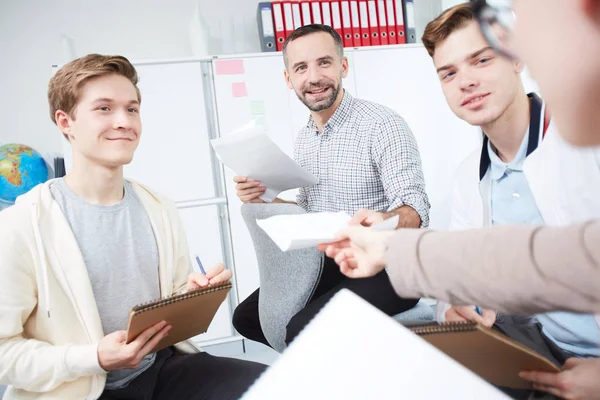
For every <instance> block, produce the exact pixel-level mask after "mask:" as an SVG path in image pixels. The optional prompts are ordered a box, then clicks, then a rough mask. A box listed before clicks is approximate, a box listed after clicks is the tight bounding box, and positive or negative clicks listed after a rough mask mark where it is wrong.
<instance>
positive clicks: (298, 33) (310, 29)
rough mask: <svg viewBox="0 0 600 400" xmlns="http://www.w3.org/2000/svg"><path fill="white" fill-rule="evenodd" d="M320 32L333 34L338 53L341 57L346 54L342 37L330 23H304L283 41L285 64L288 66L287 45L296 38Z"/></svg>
mask: <svg viewBox="0 0 600 400" xmlns="http://www.w3.org/2000/svg"><path fill="white" fill-rule="evenodd" d="M319 32H325V33H329V35H331V37H332V38H333V41H334V42H335V47H336V48H337V51H338V55H339V56H340V58H342V57H343V56H344V43H343V42H342V37H341V36H340V35H339V34H338V33H337V32H336V31H335V29H333V28H332V27H330V26H329V25H323V24H310V25H304V26H302V27H300V28H298V29H296V30H295V31H294V32H292V33H291V34H290V36H288V37H287V39H285V42H284V43H283V60H284V62H285V65H286V66H287V46H288V44H289V43H290V42H293V41H294V40H296V39H299V38H301V37H303V36H308V35H312V34H313V33H319Z"/></svg>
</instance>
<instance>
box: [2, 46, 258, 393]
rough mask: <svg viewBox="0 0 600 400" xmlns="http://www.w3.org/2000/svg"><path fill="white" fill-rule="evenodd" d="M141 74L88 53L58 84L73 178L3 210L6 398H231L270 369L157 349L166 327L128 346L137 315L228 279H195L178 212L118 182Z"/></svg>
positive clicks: (216, 274) (55, 101) (53, 103)
mask: <svg viewBox="0 0 600 400" xmlns="http://www.w3.org/2000/svg"><path fill="white" fill-rule="evenodd" d="M137 79H138V78H137V73H136V71H135V68H134V67H133V65H131V64H130V63H129V61H128V60H127V59H125V58H124V57H120V56H101V55H95V54H92V55H88V56H85V57H83V58H80V59H77V60H74V61H72V62H70V63H69V64H67V65H65V66H64V67H63V68H61V69H60V70H59V71H58V72H57V73H56V75H55V76H54V77H53V78H52V80H51V81H50V85H49V89H48V100H49V103H50V115H51V118H52V120H53V121H54V122H55V123H56V125H57V126H58V128H59V129H60V130H61V132H62V133H63V135H64V136H65V137H66V138H67V139H68V140H69V142H70V143H71V147H72V151H73V168H72V171H71V172H70V173H69V174H68V175H67V176H66V177H64V178H61V179H54V180H50V181H49V182H47V183H46V184H43V185H39V186H37V187H36V188H34V189H33V190H31V191H30V192H29V193H27V194H25V195H23V196H21V197H20V198H18V199H17V201H16V204H15V205H14V206H12V207H9V208H8V209H6V210H4V211H2V212H1V213H0V226H2V229H1V230H0V254H2V263H0V276H2V279H0V359H1V360H2V362H1V363H0V384H8V385H9V387H8V391H7V392H6V395H5V398H7V399H30V398H40V399H50V398H52V399H57V398H60V399H97V398H105V399H125V398H126V399H138V398H139V399H145V398H164V399H171V398H177V399H195V398H198V399H200V398H202V399H206V398H211V399H226V398H227V399H229V398H231V399H237V398H239V396H241V394H242V393H243V392H244V391H245V390H246V388H247V387H248V386H249V385H250V384H251V383H252V382H253V381H254V379H255V378H256V377H257V376H258V375H259V374H260V373H261V372H262V371H263V370H264V368H265V367H264V366H263V365H261V364H255V363H251V362H246V361H241V360H236V359H227V358H217V357H212V356H211V355H209V354H207V353H204V352H198V350H197V349H195V348H194V347H193V346H192V345H191V344H190V343H188V342H182V343H179V344H178V345H176V346H175V347H176V348H175V347H171V348H167V349H164V350H161V351H159V352H154V351H153V349H154V347H155V346H156V344H157V343H158V342H159V341H160V340H161V339H162V338H163V337H165V336H166V335H168V334H169V329H170V328H171V327H170V326H169V325H167V324H166V323H165V322H164V321H163V322H161V323H158V324H157V325H155V326H152V327H150V328H148V329H147V330H146V331H145V332H143V333H142V334H141V335H140V336H139V337H138V338H137V339H136V340H135V341H133V342H131V343H129V344H125V338H126V333H125V331H124V330H125V329H126V326H127V317H128V311H129V309H130V308H131V307H132V306H134V305H136V304H138V303H143V302H146V301H149V300H152V299H155V298H159V297H162V296H169V295H172V294H173V293H175V292H177V291H179V290H183V289H188V290H190V289H194V288H198V287H203V286H207V285H208V284H209V283H217V282H222V281H226V280H228V279H229V278H230V277H231V272H230V271H229V270H226V269H225V268H224V266H223V265H222V264H219V265H217V266H215V267H213V268H212V269H210V270H209V271H207V273H206V276H205V275H202V274H200V273H193V272H192V268H191V264H190V260H189V253H188V247H187V243H186V239H185V232H184V230H183V227H182V224H181V221H180V219H179V217H178V214H177V211H176V209H175V206H174V204H173V203H172V202H170V201H169V200H167V199H166V198H164V197H162V196H161V195H159V194H157V193H155V192H153V191H151V190H150V189H149V188H147V187H145V186H143V185H140V184H137V183H134V182H130V181H127V180H125V179H124V178H123V165H126V164H128V163H129V162H131V160H132V158H133V154H134V151H135V149H136V148H137V146H138V143H139V140H140V136H141V120H140V102H141V96H140V92H139V89H138V88H137Z"/></svg>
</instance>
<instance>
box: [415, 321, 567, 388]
mask: <svg viewBox="0 0 600 400" xmlns="http://www.w3.org/2000/svg"><path fill="white" fill-rule="evenodd" d="M408 329H410V330H411V331H412V332H414V333H416V334H417V335H419V336H421V337H422V338H423V339H424V340H425V341H427V342H429V343H430V344H432V345H433V346H435V347H437V348H438V349H439V350H440V351H442V352H444V353H446V355H448V356H449V357H451V358H453V359H454V360H455V361H457V362H459V363H460V364H462V365H463V366H465V367H466V368H468V369H470V370H471V371H472V372H474V373H476V374H477V375H479V376H480V377H482V378H483V379H485V380H486V381H488V382H490V383H492V384H494V385H497V386H502V387H507V388H521V389H531V388H532V385H531V383H530V382H528V381H525V380H523V379H521V378H520V377H519V372H521V371H523V370H533V371H545V372H558V371H560V368H559V367H558V366H557V365H555V364H554V363H553V362H552V361H550V360H548V359H547V358H545V357H544V356H542V355H540V354H538V353H537V352H535V351H533V350H531V349H530V348H528V347H526V346H524V345H522V344H520V343H518V342H516V341H515V340H512V339H510V338H509V337H508V336H505V335H503V334H502V333H500V332H497V331H494V330H492V329H490V328H487V327H485V326H483V325H480V324H478V323H475V322H447V323H443V324H426V325H422V326H409V327H408Z"/></svg>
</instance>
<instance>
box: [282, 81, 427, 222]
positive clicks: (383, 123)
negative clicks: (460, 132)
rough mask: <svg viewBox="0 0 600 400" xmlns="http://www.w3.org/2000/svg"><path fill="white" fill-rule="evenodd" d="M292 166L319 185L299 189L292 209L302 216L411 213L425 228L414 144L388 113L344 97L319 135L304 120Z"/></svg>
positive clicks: (421, 180) (397, 117) (400, 120)
mask: <svg viewBox="0 0 600 400" xmlns="http://www.w3.org/2000/svg"><path fill="white" fill-rule="evenodd" d="M294 158H295V160H296V161H297V162H298V163H299V164H300V165H301V166H302V167H303V168H305V169H306V170H308V171H310V172H311V173H312V174H314V175H315V176H316V177H317V178H318V179H319V183H318V184H317V185H314V186H312V187H305V188H300V190H299V193H298V197H297V203H298V205H299V206H301V207H302V208H304V209H305V210H306V211H307V212H322V211H335V212H337V211H345V212H347V213H348V214H350V215H353V214H354V213H355V212H356V211H358V210H359V209H361V208H365V209H369V210H375V211H379V212H387V211H391V210H394V209H396V208H398V207H400V206H403V205H407V206H410V207H412V208H413V209H414V210H415V211H416V212H417V213H418V214H419V216H420V217H421V221H422V222H421V226H422V227H427V226H428V225H429V208H430V204H429V200H428V198H427V193H426V192H425V180H424V178H423V171H422V168H421V158H420V155H419V149H418V147H417V143H416V140H415V138H414V136H413V134H412V132H411V130H410V128H409V127H408V125H407V124H406V122H405V121H404V119H403V118H402V117H401V116H400V115H398V114H397V113H396V112H395V111H393V110H391V109H390V108H388V107H385V106H382V105H379V104H375V103H372V102H369V101H365V100H361V99H357V98H353V97H352V96H351V95H350V94H349V93H348V92H347V91H345V93H344V98H343V100H342V102H341V103H340V105H339V107H338V108H337V110H336V111H335V113H334V114H333V116H332V117H331V118H330V119H329V121H328V122H327V123H326V124H325V126H324V127H323V131H322V132H319V131H318V130H317V126H316V124H315V122H314V120H313V119H312V117H311V118H309V121H308V123H307V125H306V126H305V127H303V128H302V130H301V131H300V132H299V133H298V137H297V138H296V143H295V147H294Z"/></svg>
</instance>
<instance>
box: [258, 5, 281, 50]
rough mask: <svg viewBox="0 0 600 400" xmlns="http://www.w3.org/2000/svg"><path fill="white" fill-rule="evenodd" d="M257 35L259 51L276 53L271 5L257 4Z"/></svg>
mask: <svg viewBox="0 0 600 400" xmlns="http://www.w3.org/2000/svg"><path fill="white" fill-rule="evenodd" d="M256 17H257V20H258V34H259V37H260V49H261V50H262V51H263V52H270V51H276V50H277V46H276V45H275V27H274V22H273V21H274V19H273V8H272V3H270V2H262V3H258V11H257V16H256Z"/></svg>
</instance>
